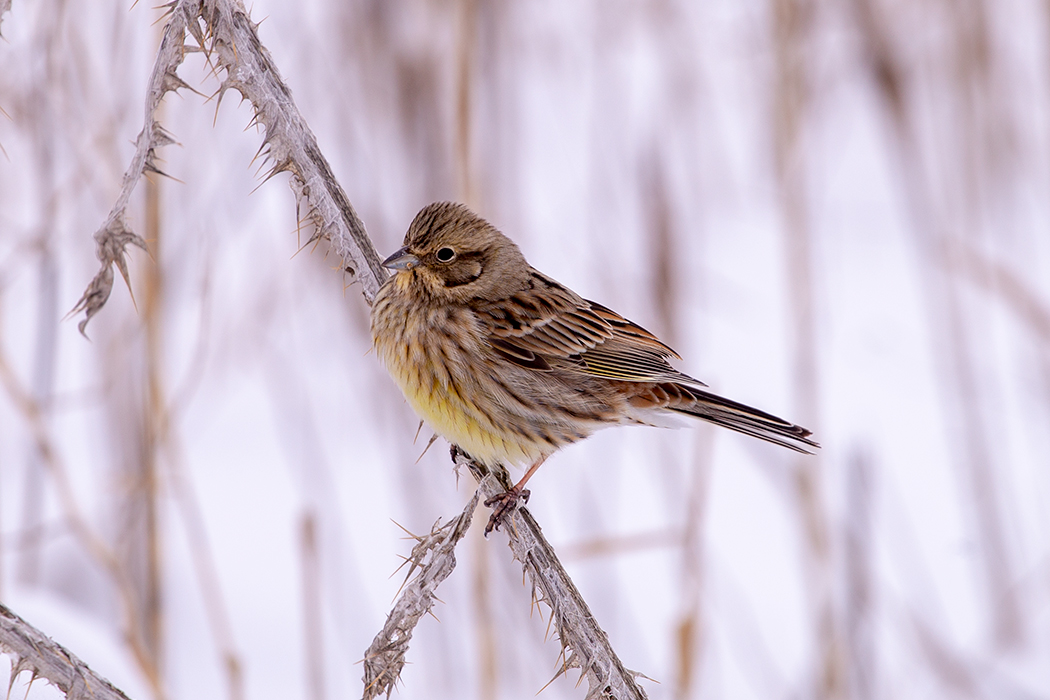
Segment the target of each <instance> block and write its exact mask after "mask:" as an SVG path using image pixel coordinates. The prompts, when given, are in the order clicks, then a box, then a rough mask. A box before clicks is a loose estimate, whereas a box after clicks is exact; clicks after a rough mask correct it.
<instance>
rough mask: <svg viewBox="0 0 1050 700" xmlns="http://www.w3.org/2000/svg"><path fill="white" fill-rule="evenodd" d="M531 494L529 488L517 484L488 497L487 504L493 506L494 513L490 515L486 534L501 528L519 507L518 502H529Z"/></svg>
mask: <svg viewBox="0 0 1050 700" xmlns="http://www.w3.org/2000/svg"><path fill="white" fill-rule="evenodd" d="M530 495H531V494H530V492H529V490H528V489H523V488H521V487H520V486H515V487H514V488H512V489H511V490H510V491H504V492H503V493H499V494H496V495H495V496H493V497H492V498H489V499H487V500H486V501H485V505H486V506H489V507H490V508H492V515H490V516H489V522H488V524H487V525H485V536H486V537H488V536H489V533H490V532H492V531H493V530H499V526H500V525H502V524H503V523H504V521H505V520H506V519H507V516H508V515H510V514H511V513H512V512H513V511H514V509H515V508H517V507H518V502H519V501H521V503H522V504H525V503H528V502H529V496H530Z"/></svg>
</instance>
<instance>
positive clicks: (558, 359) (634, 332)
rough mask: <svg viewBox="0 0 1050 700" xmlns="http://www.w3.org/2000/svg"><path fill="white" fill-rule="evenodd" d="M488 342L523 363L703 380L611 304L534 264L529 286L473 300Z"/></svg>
mask: <svg viewBox="0 0 1050 700" xmlns="http://www.w3.org/2000/svg"><path fill="white" fill-rule="evenodd" d="M474 309H475V312H476V313H477V315H478V319H479V321H480V322H481V323H482V325H483V327H484V329H485V332H486V333H487V334H488V341H489V344H490V345H491V346H492V347H493V348H494V349H495V350H496V351H497V352H498V353H499V354H500V355H501V356H502V357H504V358H505V359H507V360H510V361H511V362H514V363H516V364H519V365H521V366H522V367H529V368H530V369H536V370H540V371H549V370H551V369H552V368H553V367H559V368H561V369H565V370H568V371H573V372H580V373H582V374H587V375H591V376H595V377H603V378H605V379H614V380H618V381H625V382H666V381H673V382H684V383H686V384H691V385H693V386H706V385H705V384H704V383H703V382H701V381H699V380H697V379H693V378H692V377H690V376H688V375H686V374H683V373H681V372H679V371H678V370H676V369H675V368H673V367H672V366H671V365H670V364H669V363H668V358H672V357H673V358H678V353H676V352H675V351H674V350H672V349H671V348H670V347H669V346H667V345H666V344H665V343H663V342H661V341H660V339H659V338H657V337H656V336H655V335H653V334H652V333H650V332H649V331H647V330H645V329H644V328H642V327H641V326H639V325H637V324H636V323H633V322H631V321H629V320H627V319H626V318H624V317H623V316H621V315H620V314H618V313H616V312H615V311H613V310H612V309H609V308H607V307H605V306H602V305H601V304H598V303H595V302H593V301H588V300H586V299H584V298H582V297H580V296H578V295H577V294H575V293H574V292H572V291H571V290H569V289H567V288H566V287H563V286H562V285H560V284H558V283H557V282H555V281H554V280H552V279H550V278H549V277H547V276H546V275H543V274H542V273H540V272H538V271H536V270H533V271H532V276H531V278H530V280H529V287H528V288H527V289H525V290H522V291H519V292H516V293H514V294H512V295H510V296H508V297H507V298H505V299H501V300H499V301H494V302H492V301H490V302H480V303H476V304H475V306H474Z"/></svg>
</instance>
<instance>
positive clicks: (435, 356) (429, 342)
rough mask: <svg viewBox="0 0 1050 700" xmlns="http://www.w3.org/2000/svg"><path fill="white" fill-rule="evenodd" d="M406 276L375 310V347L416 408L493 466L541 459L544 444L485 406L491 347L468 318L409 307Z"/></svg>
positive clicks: (387, 289)
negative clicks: (484, 356) (483, 359)
mask: <svg viewBox="0 0 1050 700" xmlns="http://www.w3.org/2000/svg"><path fill="white" fill-rule="evenodd" d="M400 277H402V275H400V274H399V275H396V276H395V278H394V279H393V280H391V282H389V283H387V284H386V285H385V286H384V287H383V288H382V289H381V290H380V293H379V295H378V296H377V297H376V300H375V302H374V303H373V305H372V342H373V344H374V346H375V349H376V353H377V355H378V356H379V359H380V361H381V362H382V363H383V365H384V366H385V367H386V369H387V371H388V372H389V373H390V376H391V377H392V378H393V379H394V381H395V382H396V383H397V385H398V387H399V388H400V389H401V393H403V394H404V396H405V399H407V400H408V403H409V405H410V406H412V409H413V410H414V411H415V412H416V413H417V414H418V415H419V417H420V418H422V419H423V420H424V421H425V422H426V423H427V425H429V426H430V427H431V429H433V430H434V432H436V433H437V434H438V435H440V436H442V437H443V438H445V439H446V440H448V441H449V442H451V443H453V444H455V445H458V446H459V447H461V448H462V449H464V450H466V452H467V453H469V454H470V455H471V456H472V457H474V458H475V459H477V460H479V461H481V462H483V463H485V464H488V465H490V466H491V465H495V464H497V463H498V464H504V465H524V464H529V463H532V462H534V461H536V460H537V459H539V458H540V457H542V456H543V451H542V450H541V449H540V445H539V444H537V443H536V442H535V441H531V440H527V439H525V438H523V437H522V436H521V435H520V434H519V433H520V431H514V430H512V429H511V426H507V425H500V424H499V423H500V421H499V418H498V416H497V415H495V414H497V413H498V412H497V411H494V410H492V409H493V408H495V407H492V406H487V405H486V404H487V403H488V402H489V394H490V393H491V392H486V391H485V389H484V376H482V375H480V374H479V372H478V370H479V362H478V358H479V357H480V353H482V352H485V350H486V349H487V348H486V346H485V345H484V343H483V341H482V340H481V337H480V334H479V332H478V331H477V329H476V328H475V323H474V320H473V317H472V315H470V314H469V311H467V310H465V309H458V308H455V307H439V306H426V305H420V304H412V303H409V301H408V300H407V299H406V295H405V289H404V286H405V284H406V282H403V281H402V280H400V279H398V278H400ZM399 283H400V284H399ZM481 369H482V374H483V371H484V368H483V367H482V368H481Z"/></svg>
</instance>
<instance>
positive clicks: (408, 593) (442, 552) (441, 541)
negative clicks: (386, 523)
mask: <svg viewBox="0 0 1050 700" xmlns="http://www.w3.org/2000/svg"><path fill="white" fill-rule="evenodd" d="M480 494H481V489H480V488H478V490H477V491H475V492H474V497H473V498H471V499H470V502H469V503H467V507H466V508H464V509H463V512H462V513H460V514H459V516H458V517H456V518H454V519H452V520H450V521H449V522H448V523H446V524H445V525H440V526H439V525H435V526H434V527H433V529H431V531H430V533H429V534H427V535H423V536H419V537H416V545H415V546H414V547H413V548H412V554H411V555H410V556H409V557H408V564H409V565H410V567H411V568H410V569H409V572H408V576H409V577H411V576H412V574H413V573H415V571H416V570H417V569H418V570H419V573H418V575H417V576H415V578H413V579H412V580H411V581H409V582H408V583H407V584H406V585H405V586H404V587H403V589H402V591H401V594H400V595H399V596H398V598H397V602H396V603H394V609H393V610H391V611H390V614H389V615H388V616H387V619H386V624H385V625H383V629H382V630H381V631H380V632H379V634H377V635H376V637H375V639H374V640H373V641H372V644H371V646H369V647H368V650H367V651H365V658H364V667H365V675H364V679H363V680H364V683H365V690H364V695H363V697H364V700H370V699H371V698H375V697H378V696H380V695H383V694H384V693H385V694H387V695H389V694H390V692H391V691H392V690H393V688H394V684H395V683H397V679H398V677H400V675H401V669H402V668H403V667H404V665H405V655H406V654H407V653H408V643H409V641H411V639H412V632H413V630H415V628H416V625H417V624H418V623H419V621H420V619H422V617H423V616H424V615H426V614H427V613H428V612H430V609H431V608H432V607H433V606H434V600H435V597H436V596H435V593H436V591H437V587H438V586H439V585H441V582H442V581H444V580H445V579H446V578H448V576H449V574H451V573H452V570H453V569H454V568H456V545H457V544H458V543H459V541H460V540H461V539H463V535H465V534H467V529H468V528H470V522H471V519H472V518H473V517H474V510H475V509H476V508H477V507H478V498H479V496H480Z"/></svg>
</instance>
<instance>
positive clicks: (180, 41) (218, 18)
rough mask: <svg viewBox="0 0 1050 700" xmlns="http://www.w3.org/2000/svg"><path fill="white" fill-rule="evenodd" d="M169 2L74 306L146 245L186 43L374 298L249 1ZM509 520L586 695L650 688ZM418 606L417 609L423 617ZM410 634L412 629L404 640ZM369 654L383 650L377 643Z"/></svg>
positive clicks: (104, 290) (323, 167)
mask: <svg viewBox="0 0 1050 700" xmlns="http://www.w3.org/2000/svg"><path fill="white" fill-rule="evenodd" d="M170 8H171V10H170V14H171V18H170V20H169V22H168V25H167V26H166V27H165V30H164V38H163V40H162V41H161V46H160V49H159V51H158V54H157V61H156V64H155V65H154V68H153V73H152V75H151V78H150V83H149V86H148V90H147V98H146V116H145V123H146V125H145V127H144V128H143V130H142V132H141V134H140V135H139V138H138V141H137V147H136V152H135V155H134V157H133V159H132V163H131V166H130V167H129V168H128V170H127V172H126V173H125V175H124V181H123V186H122V188H121V191H120V195H119V197H118V199H117V203H116V204H115V205H114V207H113V209H112V210H111V212H110V215H109V217H108V218H107V219H106V221H105V223H104V224H103V225H102V227H101V228H100V229H99V231H98V232H97V233H96V234H95V238H96V241H97V242H98V257H99V260H100V261H101V263H102V266H101V269H100V270H99V273H98V274H97V275H96V276H95V279H94V280H92V282H91V284H90V285H89V286H88V288H87V290H86V291H85V293H84V295H83V297H81V299H80V301H79V302H78V304H77V307H76V309H75V311H78V312H79V311H83V312H84V313H85V318H84V319H83V321H81V324H80V327H81V331H82V332H83V329H84V328H85V327H86V324H87V322H88V321H89V320H90V318H91V317H92V316H93V315H94V314H96V313H98V311H99V310H100V309H101V308H102V306H103V305H104V304H105V302H106V299H107V298H108V296H109V293H110V291H111V289H112V282H113V273H112V268H113V266H114V265H115V266H116V267H117V269H118V270H119V271H120V272H121V275H122V276H124V278H125V280H127V265H126V263H125V260H124V255H125V249H126V247H127V245H129V244H132V245H138V246H140V247H142V246H144V244H143V242H142V239H141V238H139V237H138V236H137V235H136V234H134V233H133V232H132V231H131V230H130V229H129V228H128V226H127V224H126V220H127V217H126V209H127V206H128V202H129V201H130V196H131V192H132V191H133V190H134V188H135V186H136V184H137V183H138V181H139V179H140V178H141V177H142V176H143V174H145V173H146V172H149V171H152V172H159V170H158V169H157V167H156V155H155V150H156V148H158V147H160V146H163V145H166V144H168V143H171V142H172V140H171V138H170V136H168V135H167V133H166V132H165V131H164V129H163V128H162V127H161V126H160V124H159V123H158V122H157V117H156V112H157V107H158V105H159V104H160V100H161V99H162V98H163V96H164V94H165V93H167V92H169V91H172V90H176V89H178V88H180V87H188V86H187V85H186V84H185V83H184V82H183V81H182V80H181V79H180V78H179V77H178V76H177V75H176V73H175V71H176V69H177V68H178V66H179V64H180V63H181V62H182V60H183V57H184V54H185V52H186V51H187V50H201V51H204V52H205V53H207V55H208V56H209V58H210V59H211V60H212V61H214V62H215V64H216V69H217V72H218V71H222V72H224V73H225V78H224V79H223V81H222V85H221V87H220V89H219V96H220V98H221V96H222V95H223V94H224V93H225V92H226V90H228V89H230V88H233V89H235V90H237V91H238V92H240V93H241V95H242V96H244V97H245V98H246V99H247V100H248V101H249V102H251V104H252V106H253V107H254V109H255V119H254V121H255V123H258V124H261V125H262V126H263V127H264V129H265V135H264V139H263V146H262V148H261V149H260V151H261V152H265V156H266V158H267V159H268V160H269V161H270V162H271V163H272V164H273V166H272V168H271V170H270V172H269V175H268V177H269V176H272V175H274V174H276V173H278V172H282V171H287V172H289V173H291V175H292V177H291V180H290V184H291V187H292V190H293V192H294V193H295V195H296V197H297V200H298V203H299V207H300V211H305V212H306V214H305V219H306V220H307V221H308V223H310V224H312V225H313V227H314V233H313V236H312V238H311V240H326V241H327V242H328V243H329V244H330V246H331V248H332V250H333V251H334V252H335V253H336V254H337V255H339V256H340V259H341V260H342V261H343V265H344V270H345V271H346V273H347V274H348V275H350V276H351V277H352V278H353V279H354V281H358V282H360V283H361V290H362V294H363V296H364V297H365V300H366V301H367V302H368V303H371V301H372V299H373V298H374V297H375V294H376V292H377V291H378V289H379V287H380V285H381V284H382V283H383V282H384V281H385V279H386V271H385V270H384V269H383V268H382V266H381V265H380V259H379V255H378V253H376V251H375V248H374V246H373V245H372V243H371V241H370V240H369V239H368V236H367V234H366V233H365V229H364V225H363V224H362V223H361V220H360V219H359V218H358V216H357V214H356V213H355V212H354V209H353V207H352V206H351V205H350V201H349V199H348V198H347V197H346V194H345V193H344V192H343V191H342V189H341V188H340V186H339V184H338V183H337V182H336V180H335V177H334V176H333V175H332V171H331V168H330V167H329V166H328V163H327V161H326V160H325V158H324V156H323V155H322V154H321V151H320V149H319V148H318V146H317V142H316V140H315V139H314V136H313V134H312V133H311V132H310V129H309V127H308V126H307V125H306V123H305V122H304V121H303V119H302V116H301V115H300V114H299V110H298V108H297V107H296V106H295V103H294V102H293V101H292V97H291V91H290V90H289V89H288V87H287V86H286V85H285V84H284V82H283V81H282V80H281V77H280V75H279V73H278V72H277V68H276V66H274V65H273V62H272V61H271V60H270V56H269V53H268V52H267V51H266V49H265V48H264V47H263V46H262V44H261V43H260V41H259V37H258V35H257V33H256V25H255V24H254V23H253V22H251V20H250V19H249V18H248V14H247V12H246V11H245V9H244V6H243V5H242V4H241V3H240V2H237V1H236V0H204V1H202V0H179V1H178V2H175V3H173V4H172V5H171V6H170ZM187 33H189V34H191V35H192V36H193V38H194V39H195V40H196V42H197V46H196V47H187V46H186V45H185V43H184V42H185V40H186V34H187ZM457 463H460V464H465V465H466V466H468V468H469V469H470V470H471V473H473V474H474V475H475V477H476V478H477V479H478V480H479V483H480V487H479V489H480V491H481V493H482V494H483V495H484V496H485V497H489V496H493V495H495V494H496V493H498V492H500V491H502V490H504V489H505V488H506V487H507V486H508V485H509V484H500V483H498V482H496V481H495V480H493V479H485V478H484V477H485V476H487V470H485V469H484V468H483V467H481V466H480V465H478V464H476V463H474V462H473V461H471V460H469V459H468V458H466V457H465V456H463V455H462V454H460V455H459V456H458V458H457ZM503 476H504V477H505V475H503ZM465 520H466V518H464V517H463V516H461V517H460V519H459V520H458V521H456V522H457V523H459V524H458V525H457V526H456V528H459V527H461V526H462V527H463V528H465V527H466V524H467V523H466V522H464V521H465ZM505 529H506V530H507V532H508V535H509V538H510V546H511V549H512V551H513V552H514V555H515V557H517V558H518V559H519V560H520V561H521V562H522V563H523V565H524V567H525V570H526V572H527V573H528V575H529V578H530V579H531V581H532V585H533V588H534V590H536V591H539V592H540V593H541V597H542V600H543V601H544V602H547V603H548V604H549V605H550V606H551V608H552V610H553V614H554V618H555V624H556V627H557V630H558V635H559V637H560V639H561V642H562V644H563V645H564V646H565V647H566V649H567V650H568V651H569V652H570V654H569V655H568V656H567V661H566V663H565V664H564V666H563V668H562V671H564V670H566V669H569V668H580V669H581V670H582V671H583V673H584V675H585V677H586V678H587V681H588V685H589V692H588V697H616V698H644V697H645V693H644V692H643V691H642V690H641V688H640V687H639V686H638V684H637V683H636V682H635V680H634V675H633V674H632V673H630V672H628V671H627V670H625V669H624V667H623V665H622V664H621V663H620V661H619V659H618V658H617V657H616V655H615V653H614V652H613V650H612V647H611V646H610V645H609V641H608V638H607V637H606V635H605V633H604V632H603V631H602V630H601V628H600V627H598V625H597V623H596V622H595V621H594V618H593V616H592V615H591V613H590V610H589V609H588V608H587V605H586V603H585V602H584V601H583V598H582V597H581V596H580V594H579V591H577V590H576V587H575V586H574V585H573V583H572V581H571V580H570V579H569V576H568V574H567V573H566V572H565V570H564V569H563V568H562V566H561V564H560V563H559V562H558V559H557V557H556V556H555V554H554V550H553V548H551V546H550V545H549V544H548V543H547V541H546V540H545V539H544V537H543V535H542V533H541V532H540V528H539V526H538V525H537V524H536V521H535V520H534V519H533V518H532V516H531V515H530V514H529V513H528V511H525V510H524V509H522V510H519V511H517V512H515V513H514V514H513V516H512V517H511V518H510V519H509V521H508V522H507V525H506V527H505ZM461 536H462V535H461V534H459V535H458V536H457V537H455V538H454V541H448V540H445V541H444V542H445V544H442V545H441V546H442V547H444V548H445V549H444V550H443V551H448V552H449V554H451V551H452V549H451V548H454V545H455V541H458V539H459V537H461ZM438 561H441V562H443V563H441V566H442V567H444V566H449V568H448V570H447V572H446V573H444V575H443V576H441V578H444V576H447V575H448V573H450V572H451V565H454V559H452V560H451V562H450V561H449V559H448V556H446V557H444V558H442V559H439V560H438ZM429 571H430V570H428V573H427V574H426V575H427V576H428V577H429V576H437V571H436V570H435V571H434V573H433V574H431V573H429ZM423 575H424V574H423V573H421V574H420V576H423ZM427 580H428V581H429V580H431V579H430V578H428V579H427ZM439 582H440V580H438V581H436V582H435V583H434V584H433V585H435V586H436V583H439ZM416 583H418V584H419V585H420V586H422V585H423V584H424V583H425V581H419V577H417V579H416V581H414V582H413V584H416ZM423 612H425V610H424V611H423ZM421 615H422V613H420V615H419V616H421ZM419 616H417V617H416V618H415V619H416V620H418V617H419ZM388 622H389V621H388ZM413 624H414V623H413ZM407 641H408V639H407V637H406V638H405V639H404V643H405V644H406V645H407ZM383 653H387V652H383ZM393 656H394V659H395V662H394V664H395V665H394V666H391V665H390V664H386V665H384V666H383V669H384V670H381V671H378V672H377V673H378V674H379V675H372V676H371V677H369V676H368V674H367V673H366V694H367V693H368V692H372V691H371V690H369V689H375V688H377V687H379V686H382V687H384V688H387V689H389V688H390V687H392V684H393V682H394V681H395V680H396V674H393V675H391V673H392V671H393V670H394V669H395V666H396V659H397V658H399V657H398V654H394V655H393ZM368 658H369V659H372V658H376V656H375V654H373V653H371V652H370V653H369V655H368ZM399 668H400V667H397V670H399Z"/></svg>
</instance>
